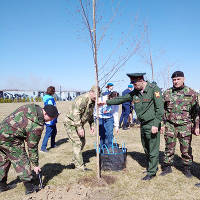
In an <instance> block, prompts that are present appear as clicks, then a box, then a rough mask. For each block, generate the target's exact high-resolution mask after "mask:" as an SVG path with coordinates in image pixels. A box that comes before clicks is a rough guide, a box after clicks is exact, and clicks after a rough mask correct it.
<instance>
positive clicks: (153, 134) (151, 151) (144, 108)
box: [99, 73, 164, 181]
mask: <svg viewBox="0 0 200 200" xmlns="http://www.w3.org/2000/svg"><path fill="white" fill-rule="evenodd" d="M144 75H145V73H132V74H127V76H128V77H129V78H130V80H131V83H132V84H133V85H134V90H133V91H132V92H130V93H129V94H127V95H126V96H121V97H117V98H115V99H112V100H107V101H106V103H107V104H108V105H116V104H121V103H124V102H127V101H133V103H134V106H135V111H136V114H137V117H138V120H139V121H140V123H141V142H142V145H143V148H144V151H145V154H146V157H147V162H148V165H147V175H146V176H145V177H144V178H143V179H142V180H145V181H146V180H151V179H152V178H154V177H155V176H156V172H157V170H158V162H159V147H160V123H161V121H162V117H163V114H164V108H163V98H162V95H161V91H160V89H159V88H158V86H157V85H156V84H152V83H150V82H148V81H145V80H144ZM101 104H103V103H101V102H100V103H99V105H101Z"/></svg>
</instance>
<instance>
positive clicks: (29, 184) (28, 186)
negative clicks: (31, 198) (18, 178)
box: [24, 181, 39, 195]
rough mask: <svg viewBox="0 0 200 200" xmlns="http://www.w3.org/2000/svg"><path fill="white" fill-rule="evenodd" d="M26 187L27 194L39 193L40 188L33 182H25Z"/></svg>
mask: <svg viewBox="0 0 200 200" xmlns="http://www.w3.org/2000/svg"><path fill="white" fill-rule="evenodd" d="M24 187H25V194H26V195H27V194H31V193H33V192H37V191H38V190H39V188H38V186H36V185H35V184H33V182H32V181H26V182H24Z"/></svg>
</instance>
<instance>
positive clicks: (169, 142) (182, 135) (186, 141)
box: [164, 122, 193, 165]
mask: <svg viewBox="0 0 200 200" xmlns="http://www.w3.org/2000/svg"><path fill="white" fill-rule="evenodd" d="M191 130H192V124H191V123H188V124H187V125H174V124H172V123H169V122H167V123H166V125H165V135H164V137H165V156H164V163H165V164H166V165H172V163H173V159H174V153H175V147H176V139H177V138H178V140H179V143H180V151H181V157H182V161H183V164H184V165H191V164H192V160H193V157H192V148H191V141H192V134H191Z"/></svg>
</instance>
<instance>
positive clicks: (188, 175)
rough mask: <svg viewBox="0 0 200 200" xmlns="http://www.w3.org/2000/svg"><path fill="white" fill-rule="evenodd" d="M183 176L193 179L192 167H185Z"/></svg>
mask: <svg viewBox="0 0 200 200" xmlns="http://www.w3.org/2000/svg"><path fill="white" fill-rule="evenodd" d="M183 174H184V175H185V176H186V177H187V178H192V173H191V169H190V166H188V165H185V166H184V168H183Z"/></svg>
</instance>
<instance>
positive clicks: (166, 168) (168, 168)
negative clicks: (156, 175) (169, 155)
mask: <svg viewBox="0 0 200 200" xmlns="http://www.w3.org/2000/svg"><path fill="white" fill-rule="evenodd" d="M169 173H172V167H171V166H170V165H165V166H164V167H163V169H162V172H161V174H160V176H165V175H167V174H169Z"/></svg>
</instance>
